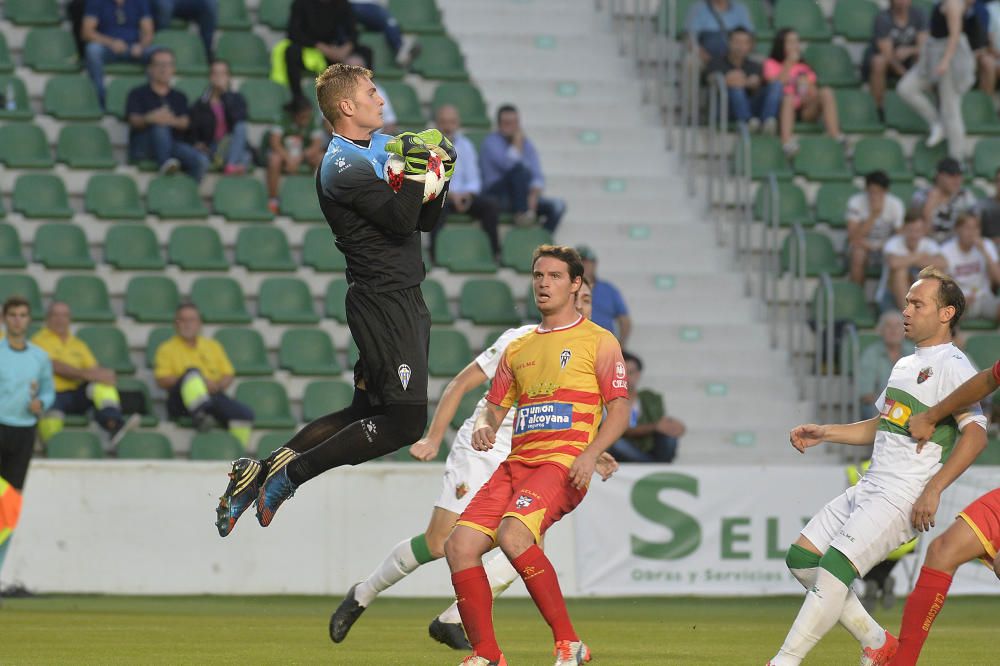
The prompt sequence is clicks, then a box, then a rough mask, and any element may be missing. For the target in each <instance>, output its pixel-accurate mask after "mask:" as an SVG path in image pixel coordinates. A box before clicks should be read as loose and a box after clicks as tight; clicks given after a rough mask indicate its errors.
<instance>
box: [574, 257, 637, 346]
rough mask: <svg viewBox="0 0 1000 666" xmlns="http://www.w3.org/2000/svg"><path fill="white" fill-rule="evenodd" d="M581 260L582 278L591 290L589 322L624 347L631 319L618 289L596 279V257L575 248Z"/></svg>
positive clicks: (630, 327)
mask: <svg viewBox="0 0 1000 666" xmlns="http://www.w3.org/2000/svg"><path fill="white" fill-rule="evenodd" d="M576 251H577V252H579V253H580V258H581V259H583V276H584V277H585V278H586V279H587V280H588V281H589V282H590V284H591V285H592V288H593V292H594V293H593V297H592V299H593V312H592V313H591V315H590V320H591V321H592V322H594V323H595V324H597V325H598V326H601V327H603V328H606V329H607V330H609V331H611V332H612V333H614V334H615V336H616V337H617V338H618V342H619V343H620V344H621V346H622V347H625V345H626V343H627V342H628V337H629V335H630V334H631V333H632V318H631V317H630V316H629V314H628V307H627V306H626V305H625V299H624V298H622V294H621V292H620V291H618V287H616V286H615V285H613V284H611V283H610V282H607V281H605V280H598V279H597V255H596V254H595V253H594V251H593V250H592V249H591V248H590V247H588V246H586V245H580V246H578V247H577V248H576Z"/></svg>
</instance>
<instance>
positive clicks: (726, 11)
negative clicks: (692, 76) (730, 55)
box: [684, 0, 754, 65]
mask: <svg viewBox="0 0 1000 666" xmlns="http://www.w3.org/2000/svg"><path fill="white" fill-rule="evenodd" d="M735 28H743V29H744V30H746V31H747V32H749V33H751V34H752V33H753V32H754V27H753V20H751V18H750V12H749V11H748V10H747V7H746V5H744V4H743V3H742V2H739V0H700V1H699V2H696V3H694V4H693V5H691V8H690V9H688V13H687V17H686V18H685V20H684V29H685V31H686V32H687V34H688V38H689V39H691V40H693V41H694V42H695V43H697V44H698V55H699V56H700V57H701V62H702V64H703V65H707V64H708V63H709V61H710V60H711V59H712V58H723V57H725V55H726V52H727V51H728V44H727V42H728V36H729V32H730V31H731V30H733V29H735Z"/></svg>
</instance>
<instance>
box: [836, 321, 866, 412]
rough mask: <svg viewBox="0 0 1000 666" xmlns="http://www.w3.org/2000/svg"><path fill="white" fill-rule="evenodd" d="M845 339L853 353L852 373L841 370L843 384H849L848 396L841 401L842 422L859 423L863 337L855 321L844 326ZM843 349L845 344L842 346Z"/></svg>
mask: <svg viewBox="0 0 1000 666" xmlns="http://www.w3.org/2000/svg"><path fill="white" fill-rule="evenodd" d="M844 340H846V342H847V344H848V345H849V350H850V353H851V374H850V376H849V377H848V376H846V375H847V373H846V372H841V373H840V374H841V384H843V385H845V386H847V387H848V388H847V390H848V396H847V398H846V399H844V400H841V401H840V408H841V412H840V413H841V423H857V422H858V421H860V420H861V405H860V401H859V398H858V391H859V390H860V384H859V383H858V364H859V363H861V339H860V338H859V337H858V328H857V327H856V326H855V325H854V322H849V323H848V324H847V325H846V326H844ZM841 349H843V346H841ZM845 365H846V364H845Z"/></svg>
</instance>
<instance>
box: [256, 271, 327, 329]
mask: <svg viewBox="0 0 1000 666" xmlns="http://www.w3.org/2000/svg"><path fill="white" fill-rule="evenodd" d="M257 305H258V314H259V315H260V316H261V317H264V318H265V319H267V320H268V321H270V322H271V323H273V324H317V323H319V315H318V314H316V310H315V308H314V307H313V299H312V294H310V293H309V286H308V285H306V283H305V282H303V281H302V280H300V279H298V278H287V277H271V278H267V279H266V280H264V281H263V282H261V284H260V293H259V294H258V296H257Z"/></svg>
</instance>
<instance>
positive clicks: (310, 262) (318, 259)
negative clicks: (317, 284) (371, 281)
mask: <svg viewBox="0 0 1000 666" xmlns="http://www.w3.org/2000/svg"><path fill="white" fill-rule="evenodd" d="M302 263H303V265H305V266H309V267H310V268H312V269H313V270H314V271H317V272H319V273H343V272H344V271H345V270H347V258H346V257H344V255H343V253H341V251H340V250H338V249H337V246H336V245H334V243H333V234H331V233H330V229H329V228H327V227H313V228H312V229H310V230H309V231H307V232H306V235H305V237H304V238H303V239H302Z"/></svg>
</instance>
